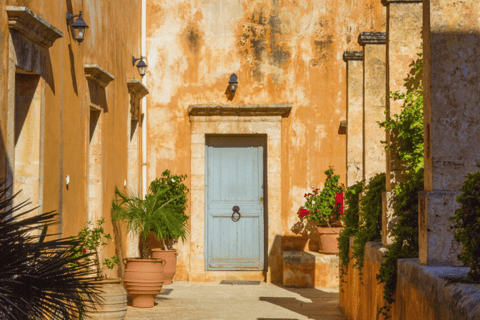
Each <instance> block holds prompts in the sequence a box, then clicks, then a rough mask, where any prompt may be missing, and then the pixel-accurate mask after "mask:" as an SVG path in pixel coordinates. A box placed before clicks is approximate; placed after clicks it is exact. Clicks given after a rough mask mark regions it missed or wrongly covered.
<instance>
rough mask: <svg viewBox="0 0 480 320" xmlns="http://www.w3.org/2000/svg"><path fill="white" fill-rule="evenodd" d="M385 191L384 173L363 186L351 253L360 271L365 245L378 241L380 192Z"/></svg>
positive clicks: (380, 217)
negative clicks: (356, 229)
mask: <svg viewBox="0 0 480 320" xmlns="http://www.w3.org/2000/svg"><path fill="white" fill-rule="evenodd" d="M383 192H385V173H379V174H376V175H375V176H374V177H373V178H372V179H370V181H369V182H368V184H367V185H366V186H365V188H364V192H363V196H362V199H361V201H360V219H359V220H360V221H359V224H358V231H357V232H356V234H355V241H354V242H353V245H352V254H353V257H354V258H355V263H354V265H353V267H354V268H357V269H358V270H359V271H360V276H362V268H363V264H364V254H365V245H366V244H367V242H369V241H380V240H381V231H382V193H383Z"/></svg>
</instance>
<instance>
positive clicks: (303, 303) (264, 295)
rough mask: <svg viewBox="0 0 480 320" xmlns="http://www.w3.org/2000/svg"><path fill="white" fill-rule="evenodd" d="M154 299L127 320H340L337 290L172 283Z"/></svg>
mask: <svg viewBox="0 0 480 320" xmlns="http://www.w3.org/2000/svg"><path fill="white" fill-rule="evenodd" d="M164 288H165V289H169V288H171V289H173V291H172V292H171V293H170V294H169V295H168V296H166V295H158V296H157V298H156V299H155V306H154V307H153V308H148V309H142V308H134V307H132V306H131V305H130V304H129V306H128V312H127V317H126V319H127V320H136V319H148V320H154V319H169V320H177V319H178V320H190V319H192V320H193V319H195V320H203V319H205V320H207V319H208V320H227V319H228V320H231V319H242V320H263V319H275V320H294V319H297V320H304V319H318V320H320V319H321V320H343V319H346V318H345V317H344V315H343V313H342V310H341V309H340V307H339V304H338V298H339V294H338V290H332V289H314V288H287V287H282V286H281V285H275V284H270V283H263V282H262V283H261V284H260V285H257V286H247V285H245V286H242V285H225V284H219V283H195V282H175V283H173V284H171V285H168V286H164Z"/></svg>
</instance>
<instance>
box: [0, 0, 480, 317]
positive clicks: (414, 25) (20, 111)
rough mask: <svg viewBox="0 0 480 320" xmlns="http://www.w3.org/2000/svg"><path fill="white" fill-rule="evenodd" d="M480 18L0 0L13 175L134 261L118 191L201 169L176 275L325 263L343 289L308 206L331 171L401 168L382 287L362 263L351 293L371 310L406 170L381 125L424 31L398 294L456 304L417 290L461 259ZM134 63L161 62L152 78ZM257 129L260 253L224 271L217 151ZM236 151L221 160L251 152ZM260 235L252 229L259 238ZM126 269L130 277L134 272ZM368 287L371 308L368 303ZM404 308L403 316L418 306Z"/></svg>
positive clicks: (346, 173) (69, 229)
mask: <svg viewBox="0 0 480 320" xmlns="http://www.w3.org/2000/svg"><path fill="white" fill-rule="evenodd" d="M67 11H68V12H71V13H73V14H78V13H79V12H80V11H81V12H82V14H83V18H84V19H85V21H86V23H87V24H88V25H89V29H88V31H87V34H86V37H85V40H84V41H83V42H81V43H80V44H79V43H78V42H77V41H76V40H75V39H74V37H73V34H72V32H73V30H72V28H71V27H70V26H69V25H68V23H67V21H66V16H67ZM479 13H480V5H479V4H478V3H477V2H475V1H474V0H465V1H461V2H460V1H455V0H423V1H421V0H418V1H417V0H382V1H380V0H345V1H316V0H299V1H293V0H291V1H290V0H284V1H280V0H255V1H253V0H251V1H250V0H248V1H247V0H224V1H212V0H208V1H200V2H199V1H194V0H181V1H180V0H178V1H160V0H130V1H126V0H116V1H111V0H107V1H100V0H88V1H80V0H71V1H70V0H69V1H66V2H65V3H64V2H62V1H58V0H47V1H36V0H6V1H2V2H1V3H0V16H1V19H0V57H1V59H0V61H1V66H0V68H1V71H2V72H0V178H2V179H6V181H7V183H8V184H13V186H14V187H13V189H12V190H11V192H12V193H16V192H18V191H20V190H23V191H22V193H21V194H20V196H19V197H18V201H22V200H24V199H27V198H30V200H31V201H32V205H33V206H39V209H38V210H42V211H51V210H57V211H58V212H59V216H60V222H61V223H60V225H59V227H58V230H55V232H57V231H58V232H59V233H61V234H62V235H64V236H70V235H75V234H76V233H77V232H78V231H79V230H80V229H81V228H83V226H84V225H85V223H86V221H89V220H96V219H98V218H102V217H104V218H106V229H107V232H109V233H112V234H114V236H115V243H114V244H112V245H110V246H109V247H108V248H107V249H106V251H105V252H104V254H109V255H110V254H113V253H116V254H117V255H119V256H120V257H126V256H132V255H133V256H134V255H137V254H138V248H137V242H136V240H135V237H133V236H131V235H127V234H126V232H125V230H124V229H122V227H121V226H120V225H119V224H116V223H112V221H111V219H110V209H111V202H112V200H113V199H114V191H115V187H118V188H119V189H121V190H123V191H130V192H133V193H135V194H142V193H145V192H146V191H147V187H148V184H149V182H150V181H152V180H153V179H155V178H157V177H159V176H160V174H161V173H162V172H163V171H164V170H165V169H169V170H171V171H172V172H173V173H175V174H187V176H188V178H187V180H186V184H187V186H188V187H189V188H190V190H191V192H190V194H189V203H188V209H187V214H188V215H189V216H190V219H189V229H190V237H189V239H188V240H187V241H186V242H185V243H182V242H180V243H178V245H177V250H178V253H179V255H178V263H177V275H176V279H177V280H189V281H216V280H220V279H244V280H246V279H265V280H267V281H272V282H281V281H282V280H283V282H284V283H287V284H293V285H295V284H298V283H296V282H295V281H294V280H292V278H289V279H286V278H285V277H286V275H288V274H293V273H295V270H297V271H298V270H300V271H299V272H300V273H301V272H302V271H301V270H304V271H305V270H306V269H308V268H310V269H309V270H310V271H308V272H313V275H314V277H315V276H316V277H317V278H316V279H312V278H311V276H308V277H310V278H308V277H307V276H305V277H304V278H302V281H303V284H304V285H308V286H312V285H317V284H318V285H320V284H321V285H322V286H329V285H332V284H333V285H336V284H337V283H338V282H336V281H338V280H337V279H334V280H332V282H328V281H324V280H325V277H329V278H331V277H332V276H331V274H332V272H333V273H335V271H336V267H337V266H336V265H335V263H337V264H338V260H336V262H335V261H334V260H335V259H332V258H331V257H330V258H326V257H324V256H322V255H319V254H318V253H315V254H313V253H312V252H314V251H317V250H318V243H317V241H316V240H315V238H314V236H312V235H313V232H312V228H311V226H308V225H302V224H300V223H299V219H298V217H297V215H296V213H297V211H298V209H299V208H300V206H301V205H302V204H303V201H304V196H303V195H304V194H305V193H308V192H309V191H310V190H311V188H315V187H313V185H315V186H316V187H320V188H322V187H323V181H324V179H325V175H324V173H323V172H324V171H325V170H326V169H328V167H330V166H333V167H334V168H335V170H336V173H337V174H339V175H340V176H341V181H342V182H344V183H346V184H347V185H351V184H354V183H355V182H357V181H359V180H361V179H369V178H371V177H372V176H373V175H375V174H376V173H380V172H386V173H387V181H386V185H387V192H386V193H385V194H384V195H383V198H384V206H383V219H382V220H383V228H382V243H381V244H380V243H377V244H375V243H373V244H372V243H369V244H368V245H367V248H366V252H367V254H366V256H367V259H368V261H366V263H365V265H366V267H365V268H366V270H367V271H366V273H367V274H368V277H369V278H368V279H369V282H367V285H366V286H363V285H362V286H363V287H362V288H363V289H359V287H358V285H359V284H358V281H357V280H358V279H357V278H358V274H355V273H350V275H349V277H351V278H349V279H347V282H348V285H349V287H348V290H347V291H346V293H345V294H343V295H342V301H341V304H342V307H343V308H344V310H345V311H346V314H347V316H349V318H356V317H357V316H355V315H364V318H365V319H372V318H373V317H374V314H376V313H375V312H376V311H377V309H378V306H379V305H380V303H381V298H379V297H380V296H381V295H380V290H381V286H378V284H376V282H375V277H374V275H375V274H376V273H378V268H379V264H380V262H381V261H382V246H383V247H384V246H386V245H387V244H388V243H389V241H390V239H389V233H390V231H391V227H392V225H393V224H394V223H395V221H394V220H393V219H392V209H391V208H390V207H389V206H388V202H389V201H388V199H389V198H390V196H391V191H392V188H393V187H394V186H395V184H396V183H397V182H398V181H400V180H401V178H402V177H400V176H399V175H398V174H397V172H396V162H395V161H396V159H395V158H394V157H393V156H392V155H391V154H389V153H388V152H385V150H384V148H383V146H382V145H381V143H380V140H387V141H388V140H389V139H390V138H391V137H390V136H389V134H388V133H387V134H385V132H384V131H383V130H381V129H379V128H378V126H377V121H382V120H384V119H385V114H384V113H383V111H384V107H387V112H389V113H390V114H391V113H395V112H398V108H399V105H398V103H396V102H395V101H392V100H391V99H389V97H388V92H390V91H394V90H397V89H399V88H400V87H401V84H402V83H403V82H402V81H403V80H404V79H403V77H404V75H405V73H408V72H409V71H408V70H409V62H410V61H411V60H412V59H414V58H415V53H416V52H417V50H418V49H417V48H418V47H419V45H420V43H421V36H420V34H421V32H422V30H423V41H424V59H425V69H424V85H425V192H424V193H422V194H421V197H420V203H419V208H420V210H419V211H420V230H419V238H420V255H419V260H418V261H416V260H415V261H402V262H401V263H400V265H401V266H400V267H399V270H401V271H402V272H403V274H402V275H401V277H399V278H400V280H399V281H403V282H401V283H400V284H401V286H400V289H399V292H400V293H399V295H398V296H397V298H398V299H399V300H400V301H403V302H402V303H404V304H409V303H410V304H413V302H412V301H413V300H412V299H417V300H420V301H423V302H425V303H424V304H419V305H420V307H419V308H420V309H421V310H420V311H419V310H416V309H415V310H414V309H413V308H412V310H413V311H411V312H413V313H412V314H415V313H414V312H418V313H417V314H434V313H435V312H437V311H438V310H437V309H435V308H436V307H435V305H437V306H443V305H442V304H441V303H440V304H438V303H437V302H438V301H436V300H431V299H430V297H426V295H427V294H428V288H427V289H425V287H421V286H420V287H419V286H418V283H419V282H421V281H424V280H425V279H427V280H425V281H427V282H428V283H430V284H431V283H435V285H434V286H436V287H435V288H437V289H438V288H440V287H441V286H440V285H439V283H440V282H438V281H437V280H438V279H437V278H438V276H437V275H438V273H441V270H443V269H441V270H440V269H438V270H440V271H438V270H437V271H438V272H437V274H434V275H433V276H432V274H431V273H429V272H430V271H431V270H432V269H427V267H426V266H430V267H432V266H436V267H438V266H440V267H445V266H447V267H449V268H455V267H458V265H459V263H458V261H457V260H456V254H457V253H458V251H459V246H458V243H456V242H455V241H453V234H452V232H451V231H450V230H449V222H448V221H449V220H448V218H449V217H450V216H451V215H452V214H453V211H454V209H455V208H456V201H455V196H456V195H458V192H459V190H460V187H461V183H462V181H463V180H462V179H463V177H464V176H465V175H466V173H468V172H472V171H474V170H476V169H475V165H476V163H478V162H480V159H479V156H478V155H479V152H477V151H478V150H477V149H478V145H479V144H478V137H479V135H478V132H477V131H478V127H479V123H478V112H477V111H478V110H477V105H478V103H477V102H478V92H477V91H478V90H477V89H478V88H477V87H478V81H477V80H476V79H477V78H478V68H477V67H478V66H477V64H478V62H477V61H478V59H477V58H478V56H479V54H478V52H477V47H478V46H477V44H478V33H479V30H478V29H479V28H478V22H477V21H476V20H475V19H474V15H475V14H476V15H478V14H479ZM472 14H473V16H472ZM132 56H133V57H136V58H139V57H144V58H145V59H146V62H147V64H148V65H149V69H148V72H147V75H146V76H145V78H142V77H141V76H140V75H139V73H138V71H137V70H136V68H135V67H134V65H132ZM233 74H235V75H236V76H237V79H238V87H237V89H236V90H234V91H232V89H231V87H230V86H229V79H230V77H231V76H232V75H233ZM145 97H146V98H145ZM245 137H248V138H251V139H252V141H253V140H255V139H257V140H258V141H261V142H259V143H258V144H257V145H255V147H256V148H258V150H257V151H258V152H257V151H256V152H257V153H255V156H257V160H258V162H256V164H255V165H258V166H257V167H255V165H254V166H253V167H252V168H256V169H255V170H258V172H257V171H255V170H250V171H252V172H253V171H255V172H257V173H258V175H257V178H259V180H258V181H256V182H258V184H257V185H255V186H252V190H256V191H258V190H260V189H262V190H263V191H261V192H263V193H259V195H260V197H259V199H257V200H258V201H257V202H258V203H256V205H259V206H260V207H261V210H260V211H261V214H260V215H259V216H258V217H257V218H259V219H260V220H261V222H259V224H258V225H255V226H261V227H258V228H257V229H258V230H257V229H256V232H257V234H256V236H259V237H260V238H261V242H260V243H261V248H257V249H258V252H261V255H262V257H261V258H262V262H261V263H260V264H258V265H255V267H254V268H253V267H252V265H248V266H247V267H245V265H242V264H241V263H239V264H233V265H229V266H227V267H221V268H219V269H215V267H212V264H210V263H209V261H210V260H209V259H211V256H212V249H211V247H209V246H211V244H212V243H217V244H218V243H219V241H220V242H221V240H218V239H223V238H222V237H223V236H225V235H222V234H221V232H220V233H219V235H218V237H219V238H217V239H216V238H214V237H213V238H212V234H213V233H212V232H211V229H210V227H211V226H212V223H214V221H215V220H212V218H210V216H209V214H210V213H211V212H210V211H209V210H210V209H209V208H210V207H209V206H210V204H211V203H212V201H211V199H213V198H212V197H213V196H214V195H212V194H211V190H213V189H212V188H213V187H212V184H211V183H216V181H215V180H210V179H214V177H215V175H212V170H211V168H214V169H217V168H219V169H218V171H219V172H220V171H221V169H220V164H221V163H222V161H219V162H215V161H216V160H215V159H214V158H212V157H213V156H212V154H214V152H212V150H211V149H212V148H215V146H219V145H222V144H223V146H227V147H228V148H231V147H232V146H233V145H235V146H236V147H237V148H241V146H242V143H244V141H243V142H242V141H241V139H242V138H245ZM222 139H223V140H222ZM257 140H255V141H257ZM213 141H216V142H213ZM250 147H252V146H250ZM239 150H240V149H237V150H236V151H232V152H230V151H228V152H226V153H225V154H222V157H225V158H218V159H220V160H222V159H230V158H232V156H231V155H236V156H237V157H240V156H242V157H243V156H244V153H243V151H241V150H240V151H239ZM229 152H230V153H229ZM235 152H236V153H235ZM229 157H230V158H229ZM212 159H213V160H212ZM218 159H217V160H218ZM214 160H215V161H214ZM229 161H230V160H229ZM212 163H213V164H212ZM231 163H234V162H231ZM210 165H212V166H213V167H209V166H210ZM215 166H216V167H215ZM214 171H215V170H214ZM243 173H244V172H243ZM243 173H240V174H239V175H238V176H241V175H242V174H243ZM221 178H222V179H220V180H222V181H225V180H227V179H228V175H225V176H222V177H221ZM238 180H239V181H240V180H241V179H240V178H238ZM217 182H218V181H217ZM254 187H255V188H257V189H255V188H254ZM234 194H238V192H237V193H234ZM247 200H248V199H247ZM247 202H248V201H247ZM248 205H250V204H248ZM242 206H243V204H242ZM234 208H235V207H234ZM228 210H231V209H228ZM234 212H235V210H234ZM237 212H238V209H237ZM240 212H241V213H244V212H245V211H241V209H240ZM229 214H230V213H229ZM242 221H245V220H242ZM252 229H253V228H252V227H250V228H248V227H245V229H244V231H245V234H247V231H248V232H250V231H251V230H252ZM220 230H222V228H220ZM225 230H227V231H228V229H225ZM217 231H218V230H217ZM248 235H250V234H248ZM246 237H247V238H248V236H246ZM252 238H253V237H252ZM215 239H216V240H215ZM212 241H213V242H212ZM215 241H216V242H215ZM252 246H253V245H252ZM247 247H248V242H247ZM227 251H228V250H227ZM292 252H301V254H296V253H292ZM309 252H310V253H309ZM298 261H307V262H305V263H306V264H309V267H308V268H306V269H305V268H304V269H302V268H303V266H300V265H295V264H296V263H297V264H298ZM237 262H238V261H237ZM319 266H320V267H319ZM317 267H318V268H317ZM295 268H296V269H295ZM432 268H433V267H432ZM294 269H295V270H294ZM312 270H313V271H312ZM316 270H318V271H316ZM332 270H333V271H332ZM429 270H430V271H429ZM452 270H453V269H452ZM455 270H457V269H455ZM117 274H118V275H119V276H122V275H123V270H122V266H120V267H119V268H118V270H117ZM326 275H328V276H326ZM416 275H421V276H418V277H417V276H416ZM318 277H320V278H322V277H323V279H321V281H320V280H319V279H318ZM307 278H308V279H307ZM432 279H433V280H432ZM317 280H318V281H317ZM292 281H293V282H292ZM302 281H300V282H302ZM322 281H323V282H322ZM429 281H430V282H429ZM435 281H437V282H435ZM416 283H417V284H416ZM402 285H403V287H402ZM402 288H403V289H402ZM430 289H431V288H430ZM437 289H435V290H437ZM362 290H364V291H362ZM402 290H403V291H402ZM422 290H423V291H422ZM438 290H439V289H438ZM459 290H463V289H459ZM411 293H413V294H411ZM449 294H450V293H446V298H445V299H446V300H445V301H451V300H448V299H451V295H450V296H449ZM368 295H370V296H369V297H370V300H371V301H373V303H371V304H368V305H366V304H362V299H364V297H365V296H368ZM412 297H413V298H412ZM402 299H403V300H402ZM409 299H410V300H409ZM422 299H423V300H422ZM442 299H443V298H442ZM398 306H399V307H396V308H397V309H395V310H396V311H395V312H398V314H399V315H402V314H404V313H402V312H403V309H402V307H401V304H398ZM362 308H363V309H362ZM376 308H377V309H376ZM432 310H433V311H432ZM450 311H451V310H450ZM409 312H410V311H409ZM422 312H423V313H422ZM429 312H430V313H429ZM438 312H447V313H448V311H438ZM462 312H463V311H462ZM465 312H467V313H468V312H469V311H468V310H467V311H465ZM428 317H430V316H428ZM428 317H427V316H426V318H428ZM398 318H399V319H400V318H401V316H398ZM431 318H432V319H433V318H435V317H431Z"/></svg>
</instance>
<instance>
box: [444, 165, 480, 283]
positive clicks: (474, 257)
mask: <svg viewBox="0 0 480 320" xmlns="http://www.w3.org/2000/svg"><path fill="white" fill-rule="evenodd" d="M477 166H478V167H480V165H477ZM461 191H462V195H460V196H458V197H457V201H458V203H459V204H460V208H458V209H457V210H456V211H455V216H454V217H452V218H451V219H450V220H451V221H453V223H454V225H453V226H452V229H456V231H455V239H457V241H458V242H460V243H461V244H462V246H463V247H462V251H461V252H460V254H459V255H458V259H459V260H460V261H462V262H463V263H465V264H467V265H469V266H470V271H469V272H468V275H467V280H468V281H472V282H477V283H478V282H480V172H479V171H477V172H475V173H469V174H468V176H467V179H466V180H465V183H464V185H463V187H462V189H461Z"/></svg>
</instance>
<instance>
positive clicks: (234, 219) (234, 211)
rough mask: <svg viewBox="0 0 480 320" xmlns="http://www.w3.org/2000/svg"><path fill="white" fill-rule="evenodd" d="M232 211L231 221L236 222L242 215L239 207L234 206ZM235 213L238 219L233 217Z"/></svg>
mask: <svg viewBox="0 0 480 320" xmlns="http://www.w3.org/2000/svg"><path fill="white" fill-rule="evenodd" d="M232 210H233V213H232V221H233V222H237V221H238V220H240V218H241V217H242V215H241V214H240V212H239V211H240V207H239V206H234V207H233V208H232ZM235 213H236V214H238V217H235Z"/></svg>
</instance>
